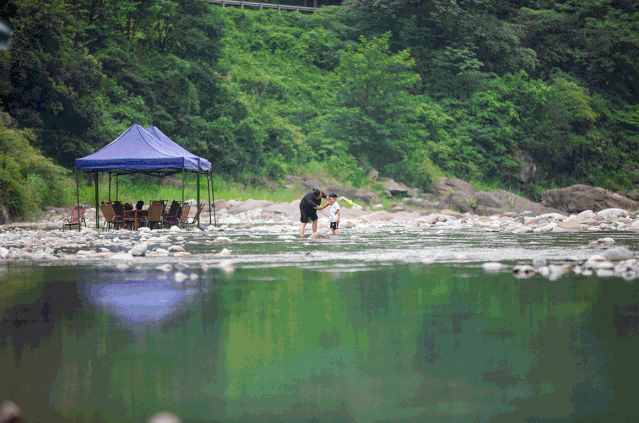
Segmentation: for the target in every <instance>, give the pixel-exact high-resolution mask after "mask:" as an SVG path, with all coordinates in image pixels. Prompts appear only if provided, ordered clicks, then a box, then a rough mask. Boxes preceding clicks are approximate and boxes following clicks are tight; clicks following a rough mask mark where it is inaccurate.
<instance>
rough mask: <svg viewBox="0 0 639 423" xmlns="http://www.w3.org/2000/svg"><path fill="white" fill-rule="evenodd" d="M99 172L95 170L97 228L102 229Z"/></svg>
mask: <svg viewBox="0 0 639 423" xmlns="http://www.w3.org/2000/svg"><path fill="white" fill-rule="evenodd" d="M98 176H99V175H98V172H95V177H94V180H95V228H96V229H98V230H99V229H100V204H99V202H100V178H99V177H98Z"/></svg>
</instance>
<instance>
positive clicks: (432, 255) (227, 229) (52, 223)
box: [0, 200, 639, 281]
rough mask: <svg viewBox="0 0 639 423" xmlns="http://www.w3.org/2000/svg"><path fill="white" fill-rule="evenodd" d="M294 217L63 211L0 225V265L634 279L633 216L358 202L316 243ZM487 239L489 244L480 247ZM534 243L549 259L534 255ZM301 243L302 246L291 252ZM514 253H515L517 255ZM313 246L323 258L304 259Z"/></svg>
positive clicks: (239, 212) (260, 207) (287, 206)
mask: <svg viewBox="0 0 639 423" xmlns="http://www.w3.org/2000/svg"><path fill="white" fill-rule="evenodd" d="M298 214H299V210H298V203H297V201H294V202H291V203H271V202H267V201H258V200H248V201H218V202H217V203H216V217H217V220H218V222H219V224H220V225H219V226H217V227H216V226H214V225H208V221H209V217H208V215H207V214H204V215H203V216H202V222H203V225H202V227H201V228H194V229H191V230H183V229H180V228H177V227H172V228H171V229H165V230H153V231H151V230H149V229H147V228H142V229H140V230H139V231H127V230H121V231H97V230H95V229H94V224H95V222H94V221H92V220H91V219H90V218H89V220H88V222H87V223H88V227H87V228H83V229H82V231H80V232H78V231H73V230H71V231H69V230H67V231H62V230H60V228H61V224H62V218H63V216H64V215H63V210H55V209H52V210H49V212H48V213H47V216H46V220H43V221H40V222H33V223H22V224H14V225H5V226H0V262H3V263H5V264H11V265H13V264H19V263H32V264H38V265H55V264H74V265H97V266H107V267H114V268H117V269H119V270H123V271H125V270H128V269H131V268H137V267H140V266H142V267H147V268H153V269H157V270H159V271H162V272H171V275H174V277H175V278H176V281H177V280H182V281H183V280H190V279H196V278H197V277H198V276H197V273H192V272H191V273H189V272H188V271H187V270H188V269H194V268H197V269H202V268H208V267H218V268H221V269H223V270H225V271H229V270H232V269H233V267H234V266H237V265H244V264H255V263H261V264H265V263H278V262H281V263H286V264H300V263H308V262H314V261H325V260H335V261H340V260H343V261H346V262H348V263H350V264H351V265H356V264H357V263H359V262H365V263H374V262H393V261H401V262H416V263H425V264H427V263H432V262H447V261H451V262H467V263H477V264H482V263H483V264H482V266H483V268H484V269H485V270H486V271H512V272H513V274H514V275H515V276H516V277H519V278H529V277H533V276H536V275H540V276H543V277H546V278H548V279H550V280H556V279H558V278H559V277H561V276H562V275H563V274H566V273H567V272H574V273H577V274H581V275H584V276H591V275H592V276H599V277H608V276H618V277H623V278H625V279H628V280H630V279H635V278H637V276H638V275H639V262H638V261H637V253H636V251H635V248H636V247H635V245H634V244H633V242H632V240H633V239H634V240H636V239H637V237H639V213H637V212H636V211H628V210H624V209H619V208H609V209H604V210H600V211H597V212H594V211H591V210H586V211H582V212H580V213H573V214H567V213H559V212H551V213H541V214H535V213H533V212H532V211H524V212H519V213H516V212H504V213H500V214H494V215H490V216H481V215H478V214H474V213H470V212H467V213H461V212H457V211H453V210H440V211H436V212H431V211H428V210H420V209H417V208H413V209H409V208H408V207H407V208H402V209H401V210H395V211H387V210H374V209H373V208H372V207H371V208H363V207H360V206H357V205H355V206H354V207H351V208H344V209H343V225H342V227H343V233H342V235H340V236H339V237H337V238H333V239H327V238H326V237H324V238H323V239H320V240H318V241H310V240H298V239H297V238H296V236H295V235H296V231H297V222H298V218H299V216H298ZM320 215H321V217H320V227H321V228H323V229H322V231H323V232H324V234H326V232H327V229H326V228H327V227H328V222H327V217H326V216H325V215H324V214H323V213H320ZM87 216H88V217H91V216H95V211H94V210H89V212H88V215H87ZM635 234H637V235H636V236H635ZM540 236H543V238H539V237H540ZM464 238H472V239H474V240H475V241H474V243H473V244H468V245H466V244H463V243H462V244H459V241H455V242H458V244H445V243H444V247H442V248H444V249H447V251H449V254H440V252H439V251H438V249H437V248H433V245H434V244H436V243H437V242H440V241H442V240H443V241H446V240H448V239H462V240H463V239H464ZM573 238H574V239H579V240H581V241H579V244H577V245H575V243H574V242H572V243H571V244H570V245H567V246H565V247H564V246H560V247H559V248H558V247H557V246H556V245H555V240H556V239H562V240H570V239H573ZM489 239H490V240H492V241H490V243H488V244H487V245H486V246H484V245H482V243H483V242H484V241H485V242H488V241H487V240H489ZM504 239H505V240H508V242H509V243H510V244H509V245H508V249H505V250H500V247H499V245H497V246H496V247H493V246H491V243H492V244H495V243H499V242H501V241H500V240H504ZM540 239H541V241H540ZM616 239H623V240H624V244H627V245H621V246H620V245H616ZM332 243H334V244H335V246H337V247H338V248H337V250H335V249H334V248H332V247H331V244H332ZM535 243H539V245H540V246H539V248H542V249H546V250H547V252H548V254H540V251H537V250H536V248H537V247H536V246H535ZM528 244H530V247H528V246H527V245H528ZM262 245H263V246H264V248H263V251H262V249H261V248H262V247H260V248H257V250H256V249H255V248H256V246H258V247H259V246H262ZM272 245H274V246H272ZM298 245H299V246H300V249H299V250H296V249H295V248H297V246H298ZM520 246H523V247H522V249H521V251H520V250H519V249H517V248H520ZM346 247H347V248H346ZM309 248H310V249H311V250H312V249H314V248H315V249H317V248H319V249H320V250H322V249H326V251H323V250H322V253H321V254H320V253H318V254H315V253H313V252H312V251H311V252H310V253H309V251H308V249H309ZM340 248H341V250H340ZM478 248H480V250H478ZM371 249H373V250H372V251H374V254H371ZM332 250H335V251H332ZM513 250H515V252H513ZM0 268H1V267H0ZM183 270H184V271H183Z"/></svg>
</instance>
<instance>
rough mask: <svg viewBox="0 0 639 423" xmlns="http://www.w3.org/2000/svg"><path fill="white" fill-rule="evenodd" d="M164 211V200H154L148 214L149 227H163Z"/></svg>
mask: <svg viewBox="0 0 639 423" xmlns="http://www.w3.org/2000/svg"><path fill="white" fill-rule="evenodd" d="M163 211H164V202H162V201H152V202H151V205H150V206H149V212H148V216H147V221H148V223H149V228H151V229H153V227H161V226H162V212H163Z"/></svg>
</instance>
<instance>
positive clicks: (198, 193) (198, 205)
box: [193, 171, 200, 228]
mask: <svg viewBox="0 0 639 423" xmlns="http://www.w3.org/2000/svg"><path fill="white" fill-rule="evenodd" d="M196 185H197V203H196V205H195V210H196V211H199V210H200V172H199V171H198V173H197V179H196ZM193 223H195V222H193ZM197 227H198V228H199V227H200V214H199V213H198V214H197Z"/></svg>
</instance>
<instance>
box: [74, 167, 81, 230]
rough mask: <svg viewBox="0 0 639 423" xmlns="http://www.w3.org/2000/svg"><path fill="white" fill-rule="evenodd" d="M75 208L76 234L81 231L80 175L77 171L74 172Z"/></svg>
mask: <svg viewBox="0 0 639 423" xmlns="http://www.w3.org/2000/svg"><path fill="white" fill-rule="evenodd" d="M75 206H76V207H77V208H76V210H77V213H78V232H80V231H81V230H82V221H81V220H80V175H79V173H78V169H76V170H75Z"/></svg>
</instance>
